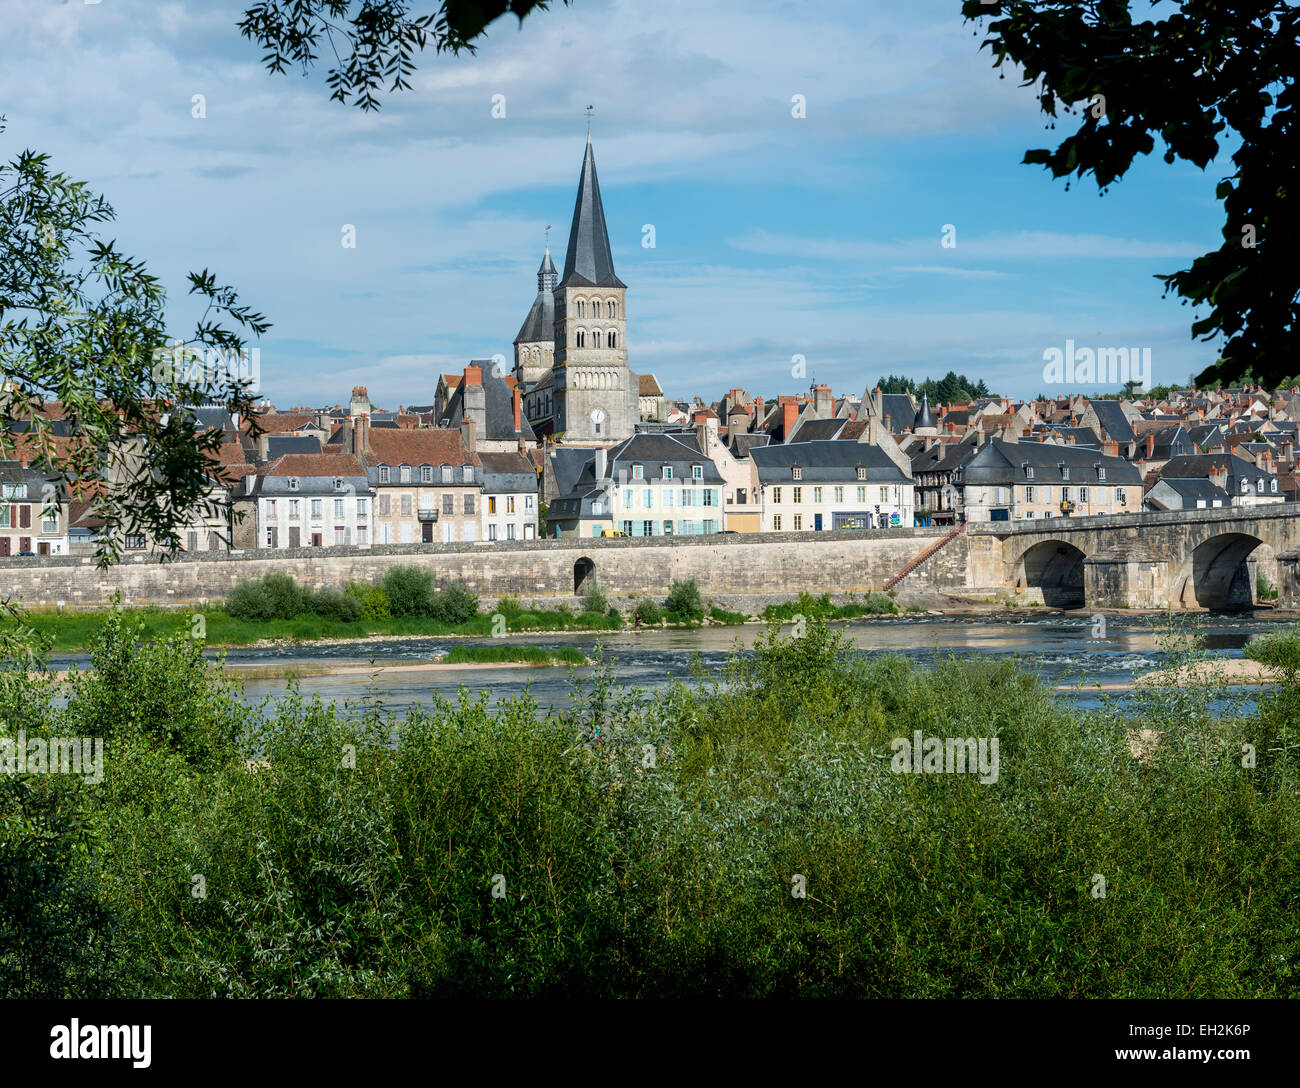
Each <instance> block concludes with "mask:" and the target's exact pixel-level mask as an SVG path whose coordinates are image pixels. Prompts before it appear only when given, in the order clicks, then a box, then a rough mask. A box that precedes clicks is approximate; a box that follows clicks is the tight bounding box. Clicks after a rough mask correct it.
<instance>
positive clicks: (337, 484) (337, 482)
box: [334, 476, 343, 491]
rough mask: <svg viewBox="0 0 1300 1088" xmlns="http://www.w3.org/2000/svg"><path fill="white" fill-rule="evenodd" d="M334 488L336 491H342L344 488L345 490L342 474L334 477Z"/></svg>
mask: <svg viewBox="0 0 1300 1088" xmlns="http://www.w3.org/2000/svg"><path fill="white" fill-rule="evenodd" d="M334 490H335V491H342V490H343V477H341V476H335V477H334Z"/></svg>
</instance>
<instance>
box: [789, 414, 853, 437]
mask: <svg viewBox="0 0 1300 1088" xmlns="http://www.w3.org/2000/svg"><path fill="white" fill-rule="evenodd" d="M847 422H848V420H846V419H806V420H804V421H803V423H800V424H798V425H797V426H796V427H795V428H794V430H793V431H791V433H790V434H789V435H788V436H787V437H786V441H787V442H790V441H794V442H824V441H829V440H830V439H832V438H838V437H839V434H840V432H841V431H842V430H844V425H845V424H846V423H847Z"/></svg>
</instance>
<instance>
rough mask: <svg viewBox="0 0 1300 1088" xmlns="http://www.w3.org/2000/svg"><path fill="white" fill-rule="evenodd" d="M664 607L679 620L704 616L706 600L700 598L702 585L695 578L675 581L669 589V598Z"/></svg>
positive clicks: (697, 618) (691, 619)
mask: <svg viewBox="0 0 1300 1088" xmlns="http://www.w3.org/2000/svg"><path fill="white" fill-rule="evenodd" d="M664 609H665V610H666V611H667V612H668V614H669V615H670V616H672V617H673V618H675V619H677V620H685V621H693V620H700V619H703V618H704V602H703V601H702V600H701V599H700V587H699V586H698V585H696V583H695V579H694V578H687V579H686V580H685V581H682V582H674V583H673V584H672V587H671V588H670V589H669V590H668V600H667V601H665V602H664Z"/></svg>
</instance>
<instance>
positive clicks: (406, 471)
mask: <svg viewBox="0 0 1300 1088" xmlns="http://www.w3.org/2000/svg"><path fill="white" fill-rule="evenodd" d="M399 474H400V476H401V479H402V483H404V484H409V483H410V482H411V466H410V465H402V466H401V468H400V469H399Z"/></svg>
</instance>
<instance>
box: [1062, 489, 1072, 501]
mask: <svg viewBox="0 0 1300 1088" xmlns="http://www.w3.org/2000/svg"><path fill="white" fill-rule="evenodd" d="M1061 501H1062V502H1069V501H1070V489H1069V488H1068V487H1063V488H1061Z"/></svg>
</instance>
